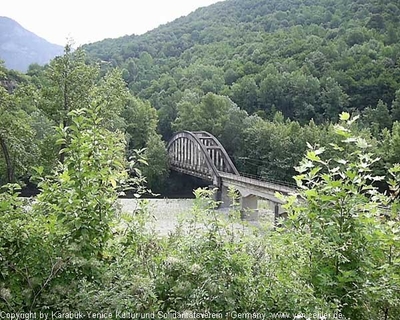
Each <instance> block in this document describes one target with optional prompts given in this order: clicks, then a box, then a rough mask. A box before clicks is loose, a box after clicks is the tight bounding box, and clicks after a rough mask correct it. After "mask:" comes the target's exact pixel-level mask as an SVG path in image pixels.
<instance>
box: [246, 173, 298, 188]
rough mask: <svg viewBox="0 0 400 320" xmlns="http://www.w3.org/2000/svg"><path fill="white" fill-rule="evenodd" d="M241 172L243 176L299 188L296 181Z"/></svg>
mask: <svg viewBox="0 0 400 320" xmlns="http://www.w3.org/2000/svg"><path fill="white" fill-rule="evenodd" d="M239 173H240V175H241V176H243V177H247V178H251V179H255V180H259V181H263V182H270V183H273V184H277V185H281V186H285V187H289V188H293V189H295V188H297V185H296V184H295V183H290V182H287V181H281V180H276V179H272V178H264V177H260V176H257V175H254V174H249V173H245V172H239Z"/></svg>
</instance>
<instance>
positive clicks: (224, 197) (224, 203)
mask: <svg viewBox="0 0 400 320" xmlns="http://www.w3.org/2000/svg"><path fill="white" fill-rule="evenodd" d="M231 203H232V201H231V199H230V198H229V195H228V187H226V186H224V185H223V186H222V187H221V208H229V207H230V206H231Z"/></svg>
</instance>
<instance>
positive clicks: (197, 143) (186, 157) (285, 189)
mask: <svg viewBox="0 0 400 320" xmlns="http://www.w3.org/2000/svg"><path fill="white" fill-rule="evenodd" d="M167 150H168V155H169V159H170V168H171V169H172V170H175V171H178V172H182V173H185V174H188V175H191V176H195V177H198V178H201V179H204V180H208V181H212V183H213V185H214V186H215V187H217V188H218V189H219V190H220V191H222V192H223V191H224V187H225V188H227V187H230V186H232V187H234V188H235V189H237V190H238V191H239V192H240V194H241V195H242V197H244V198H246V197H249V196H255V197H260V198H264V199H268V200H270V201H272V202H274V203H278V204H281V203H282V201H281V200H280V199H278V198H277V197H276V196H275V193H276V192H280V193H282V194H285V195H287V194H293V193H295V189H294V187H293V185H287V184H286V185H285V184H284V183H283V182H278V181H265V180H262V179H261V178H258V177H248V176H245V175H243V174H240V173H239V171H238V170H237V169H236V167H235V165H234V164H233V162H232V160H231V159H230V158H229V155H228V153H227V152H226V150H225V149H224V147H223V146H222V144H221V143H220V142H219V141H218V140H217V138H215V137H214V136H213V135H212V134H210V133H208V132H206V131H181V132H177V133H175V134H174V135H173V137H172V138H171V140H170V141H169V143H168V145H167Z"/></svg>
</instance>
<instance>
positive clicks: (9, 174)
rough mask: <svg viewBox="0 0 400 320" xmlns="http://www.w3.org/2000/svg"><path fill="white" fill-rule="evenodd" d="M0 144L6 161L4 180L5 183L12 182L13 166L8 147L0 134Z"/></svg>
mask: <svg viewBox="0 0 400 320" xmlns="http://www.w3.org/2000/svg"><path fill="white" fill-rule="evenodd" d="M0 146H1V150H2V151H3V154H4V159H5V161H6V167H7V177H6V181H7V183H11V182H14V181H15V179H14V167H13V164H12V161H11V157H10V153H9V151H8V147H7V144H6V141H5V139H4V138H3V137H2V136H1V135H0Z"/></svg>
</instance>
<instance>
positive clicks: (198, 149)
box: [167, 131, 240, 187]
mask: <svg viewBox="0 0 400 320" xmlns="http://www.w3.org/2000/svg"><path fill="white" fill-rule="evenodd" d="M167 150H168V155H169V159H170V167H171V169H173V170H175V171H179V172H182V173H186V174H189V175H192V176H195V177H198V178H202V179H205V180H208V181H212V182H213V184H214V185H215V186H217V187H221V183H222V182H221V173H229V174H233V175H238V176H240V174H239V171H238V170H237V169H236V167H235V165H234V164H233V162H232V160H231V159H230V158H229V156H228V153H227V152H226V151H225V149H224V147H223V146H222V144H221V143H220V142H219V141H218V140H217V138H215V137H214V136H213V135H212V134H210V133H208V132H206V131H181V132H178V133H175V134H174V136H173V137H172V138H171V140H170V141H169V143H168V145H167Z"/></svg>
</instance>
